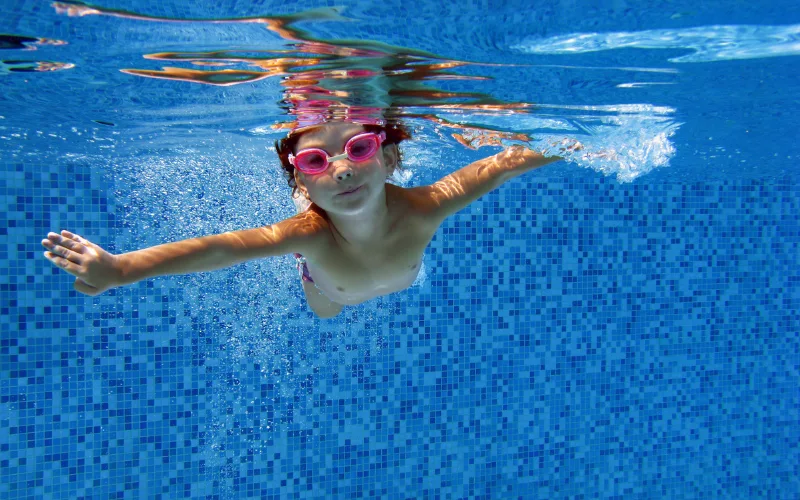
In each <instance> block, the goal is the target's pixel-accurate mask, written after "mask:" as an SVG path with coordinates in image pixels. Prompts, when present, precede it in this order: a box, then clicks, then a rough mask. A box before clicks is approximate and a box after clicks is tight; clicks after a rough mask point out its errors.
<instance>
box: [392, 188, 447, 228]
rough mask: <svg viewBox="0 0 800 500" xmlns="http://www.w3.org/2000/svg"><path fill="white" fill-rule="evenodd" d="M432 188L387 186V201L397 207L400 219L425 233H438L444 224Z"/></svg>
mask: <svg viewBox="0 0 800 500" xmlns="http://www.w3.org/2000/svg"><path fill="white" fill-rule="evenodd" d="M431 189H432V187H431V186H417V187H412V188H404V187H400V186H394V185H387V186H386V194H387V199H388V200H389V201H390V202H392V203H394V204H395V205H396V206H397V212H398V218H402V219H403V220H404V221H406V222H407V223H409V224H410V225H412V226H414V227H417V228H419V229H421V230H423V231H424V232H426V233H427V232H432V231H436V229H438V228H439V226H440V225H441V223H442V220H443V219H442V218H441V217H440V216H439V215H438V212H437V209H436V203H435V199H434V197H433V196H432V193H431Z"/></svg>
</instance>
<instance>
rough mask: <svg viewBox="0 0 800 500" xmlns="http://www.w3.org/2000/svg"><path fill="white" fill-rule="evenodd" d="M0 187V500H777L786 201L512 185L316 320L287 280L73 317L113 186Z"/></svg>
mask: <svg viewBox="0 0 800 500" xmlns="http://www.w3.org/2000/svg"><path fill="white" fill-rule="evenodd" d="M2 169H3V175H2V178H0V197H1V199H2V203H3V205H2V207H3V210H2V215H1V216H2V221H0V222H1V223H0V233H2V236H3V240H4V241H5V244H4V245H0V258H2V261H3V265H2V266H0V273H2V275H3V279H2V283H0V302H1V303H2V317H1V319H0V321H1V322H2V323H1V324H0V329H1V332H2V333H0V370H2V377H0V471H1V472H0V475H2V478H0V497H2V498H7V499H28V498H55V499H76V498H267V499H273V498H274V499H278V498H335V497H339V498H348V497H367V498H392V499H395V498H396V499H405V498H415V499H417V498H420V499H421V498H442V499H449V498H453V499H456V498H503V499H506V498H623V497H624V498H630V497H665V498H761V497H763V498H797V496H798V495H799V494H800V480H798V477H800V470H798V468H799V467H800V452H799V451H798V443H800V430H798V429H800V417H799V415H798V412H799V411H800V398H799V397H798V395H799V393H798V386H800V385H799V384H798V382H800V381H799V380H798V378H799V377H800V334H799V333H798V331H799V328H798V327H799V326H800V324H799V323H800V322H799V321H798V314H797V312H798V306H799V305H800V265H798V264H800V262H798V255H799V254H800V253H799V252H798V244H800V225H799V224H798V219H797V214H798V208H800V195H799V194H798V184H797V182H796V181H795V180H784V181H777V180H769V181H753V180H748V181H736V180H730V181H724V182H723V181H719V182H711V183H705V184H703V183H694V184H680V183H668V184H661V183H654V182H653V177H651V178H650V179H648V178H647V177H646V178H644V179H642V180H641V181H638V182H636V183H634V184H627V185H621V184H618V183H617V182H616V181H614V180H612V179H607V178H604V177H601V176H599V175H597V174H593V173H591V172H582V173H581V175H580V176H576V178H572V179H565V178H552V179H551V178H548V177H547V176H546V175H538V174H537V175H536V176H535V177H533V176H531V177H526V178H523V179H518V180H515V181H513V182H512V183H510V184H508V185H506V186H504V187H503V188H502V189H501V190H499V191H497V192H495V193H493V194H491V195H489V196H487V197H485V198H484V199H483V200H482V201H481V202H480V203H478V204H476V205H475V206H473V207H471V208H470V209H469V210H467V211H465V212H463V213H461V214H459V215H458V216H457V217H455V218H453V219H452V220H450V221H449V222H448V223H447V224H446V225H445V227H444V228H443V229H442V230H441V231H440V232H439V233H438V234H437V236H436V238H435V240H434V241H433V244H432V245H431V247H430V249H429V251H428V252H427V255H426V258H425V265H426V273H427V278H426V280H425V282H424V283H423V284H422V285H421V286H418V287H415V288H412V289H410V290H409V291H408V292H406V293H402V294H398V295H394V296H391V297H387V298H384V299H382V300H377V301H374V302H372V303H369V304H366V305H363V306H360V307H356V308H348V309H347V310H346V311H345V313H344V314H343V315H342V316H340V317H339V318H337V319H336V320H334V321H320V320H317V319H314V318H312V316H311V314H310V313H309V312H308V310H307V309H306V307H305V306H304V305H303V303H302V301H301V300H300V285H299V282H298V280H297V276H296V273H295V271H294V270H293V268H292V266H291V259H289V258H286V259H277V260H276V261H275V262H273V263H267V262H253V263H248V264H245V265H242V266H238V267H236V268H232V269H230V270H226V271H220V272H217V273H209V274H207V275H200V276H192V277H176V278H164V279H158V280H153V281H149V282H145V283H141V284H138V285H135V286H131V287H127V288H123V289H119V290H116V291H113V292H111V293H108V294H106V295H103V296H100V297H97V298H88V297H84V296H79V295H77V294H76V293H74V292H71V291H70V290H71V280H70V279H69V278H68V277H67V276H65V275H63V274H60V273H59V272H58V271H56V270H54V269H51V267H50V265H49V263H47V262H46V261H45V260H44V259H43V258H41V257H40V251H41V248H40V247H39V240H40V239H41V237H42V236H43V235H44V234H46V232H47V231H48V230H51V229H59V228H62V227H63V228H72V229H74V230H75V231H77V232H79V233H80V234H82V235H85V236H87V237H91V238H93V239H94V240H96V241H98V242H100V243H103V244H106V245H107V246H108V247H109V248H110V249H112V250H114V249H119V250H127V249H129V248H128V247H127V246H126V245H124V244H123V243H124V238H125V236H124V234H125V222H124V221H125V220H127V218H128V215H127V214H126V213H125V211H124V210H125V208H124V207H122V206H119V205H118V204H117V203H116V202H115V200H114V199H112V198H111V197H110V195H109V193H110V192H111V187H112V186H109V185H108V183H107V182H106V181H104V180H103V179H102V177H101V176H100V174H99V173H98V172H96V171H94V170H92V169H91V168H89V167H88V166H87V165H82V164H80V163H73V164H61V165H47V166H44V165H35V164H27V163H25V164H22V163H17V162H6V163H4V164H3V165H2Z"/></svg>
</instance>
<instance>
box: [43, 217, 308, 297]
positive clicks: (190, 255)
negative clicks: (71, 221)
mask: <svg viewBox="0 0 800 500" xmlns="http://www.w3.org/2000/svg"><path fill="white" fill-rule="evenodd" d="M297 227H298V221H297V218H296V217H295V218H292V219H287V220H285V221H282V222H280V223H278V224H275V225H272V226H266V227H261V228H257V229H248V230H244V231H235V232H229V233H223V234H217V235H214V236H204V237H202V238H193V239H189V240H184V241H178V242H175V243H167V244H164V245H158V246H155V247H150V248H145V249H143V250H137V251H135V252H129V253H124V254H120V255H112V254H110V253H108V252H107V251H105V250H103V249H102V248H100V247H99V246H97V245H95V244H94V243H92V242H90V241H88V240H86V239H85V238H82V237H80V236H78V235H76V234H73V233H70V232H69V231H62V232H61V234H57V233H49V234H48V235H47V239H44V240H42V245H43V246H44V247H45V248H46V249H47V250H48V251H46V252H45V257H47V259H48V260H50V262H52V263H53V264H55V265H56V266H58V267H60V268H61V269H63V270H65V271H66V272H68V273H70V274H72V275H73V276H75V277H76V280H75V289H76V290H78V291H79V292H81V293H85V294H87V295H97V294H99V293H102V292H104V291H106V290H108V289H109V288H113V287H116V286H120V285H127V284H131V283H136V282H137V281H140V280H143V279H147V278H152V277H155V276H164V275H170V274H187V273H195V272H202V271H212V270H215V269H221V268H223V267H228V266H232V265H234V264H238V263H240V262H244V261H246V260H251V259H255V258H260V257H273V256H278V255H284V254H287V253H290V252H303V251H304V250H306V248H305V246H306V242H307V241H308V240H309V238H308V231H299V230H298V229H297Z"/></svg>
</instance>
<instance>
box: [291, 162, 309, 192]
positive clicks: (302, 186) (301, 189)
mask: <svg viewBox="0 0 800 500" xmlns="http://www.w3.org/2000/svg"><path fill="white" fill-rule="evenodd" d="M294 183H295V184H297V192H298V193H300V194H302V195H303V196H305V197H306V198H308V189H307V188H306V185H305V183H304V182H303V179H302V176H301V175H300V171H299V170H297V169H294Z"/></svg>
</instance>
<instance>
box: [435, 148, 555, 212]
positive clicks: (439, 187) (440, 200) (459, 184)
mask: <svg viewBox="0 0 800 500" xmlns="http://www.w3.org/2000/svg"><path fill="white" fill-rule="evenodd" d="M560 159H561V158H560V157H558V156H551V157H544V156H542V155H541V154H539V153H537V152H535V151H532V150H530V149H528V148H524V147H522V146H512V147H510V148H508V149H506V150H504V151H502V152H500V153H498V154H496V155H494V156H490V157H489V158H484V159H483V160H478V161H476V162H474V163H471V164H470V165H467V166H466V167H464V168H462V169H460V170H458V171H456V172H453V173H452V174H450V175H447V176H445V177H443V178H442V179H440V180H439V181H437V182H435V183H434V184H431V185H430V186H425V187H424V188H421V189H424V190H425V191H426V193H425V194H426V195H427V196H426V198H428V199H429V209H430V212H429V215H431V216H432V217H433V218H434V219H438V220H443V219H445V218H446V217H448V216H450V215H452V214H454V213H456V212H458V211H459V210H462V209H463V208H465V207H466V206H468V205H469V204H470V203H472V202H473V201H475V200H477V199H478V198H480V197H481V196H483V195H484V194H486V193H488V192H490V191H492V190H494V189H496V188H498V187H500V186H501V185H502V184H503V183H504V182H506V181H508V180H510V179H512V178H514V177H516V176H518V175H520V174H523V173H525V172H528V171H530V170H533V169H536V168H539V167H542V166H544V165H547V164H548V163H553V162H555V161H558V160H560Z"/></svg>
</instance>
